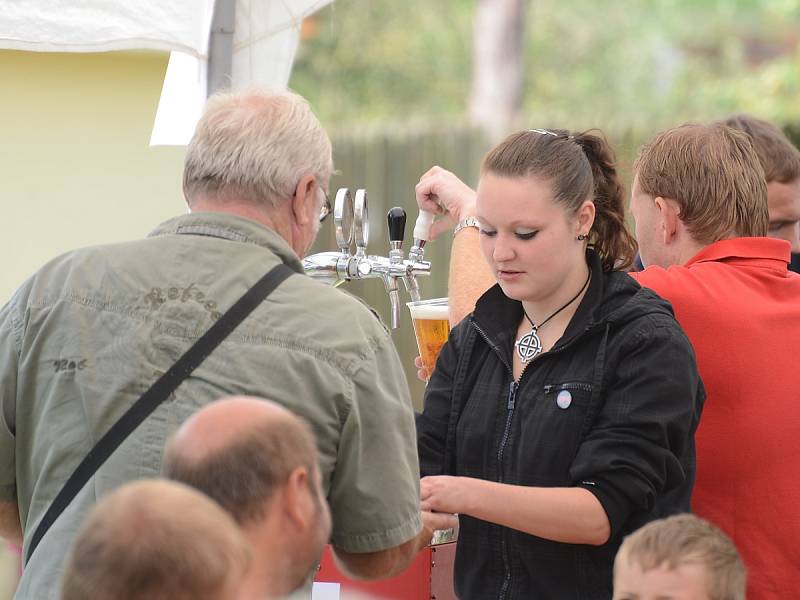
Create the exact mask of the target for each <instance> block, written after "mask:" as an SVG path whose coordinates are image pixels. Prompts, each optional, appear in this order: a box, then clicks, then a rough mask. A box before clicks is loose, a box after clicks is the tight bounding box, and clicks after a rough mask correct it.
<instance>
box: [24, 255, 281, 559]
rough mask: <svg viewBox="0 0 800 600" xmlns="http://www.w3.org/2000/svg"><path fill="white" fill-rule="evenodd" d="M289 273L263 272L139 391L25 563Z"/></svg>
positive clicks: (65, 493) (73, 480)
mask: <svg viewBox="0 0 800 600" xmlns="http://www.w3.org/2000/svg"><path fill="white" fill-rule="evenodd" d="M292 273H294V271H293V270H292V269H291V268H289V267H288V266H286V265H285V264H283V263H281V264H279V265H278V266H276V267H275V268H274V269H272V270H270V272H269V273H267V274H266V275H264V277H262V278H261V279H260V280H259V281H258V282H257V283H256V284H255V285H254V286H253V287H251V288H250V289H249V290H247V292H245V294H244V295H243V296H242V297H241V298H239V299H238V300H237V301H236V303H235V304H234V305H233V306H232V307H231V308H230V309H228V311H227V312H226V313H225V314H224V315H222V316H221V317H220V318H219V319H218V320H217V321H216V323H214V324H213V325H212V326H211V327H210V328H209V330H208V331H206V332H205V333H204V334H203V336H202V337H201V338H200V339H198V340H197V341H196V342H195V343H194V345H193V346H192V347H191V348H189V349H188V350H187V351H186V352H185V353H184V354H183V356H181V357H180V358H179V359H178V361H177V362H176V363H175V364H174V365H172V367H170V369H169V370H168V371H167V372H166V373H164V374H163V375H162V376H161V377H160V378H159V379H158V380H157V381H156V382H155V383H154V384H153V385H151V386H150V389H148V390H147V391H146V392H145V393H144V394H142V396H141V398H139V399H138V400H137V401H136V402H135V403H134V404H133V406H131V407H130V408H129V409H128V410H127V411H126V412H125V414H124V415H122V417H120V419H119V421H117V422H116V423H114V425H112V426H111V429H109V430H108V432H107V433H106V434H105V435H104V436H103V437H102V438H100V440H99V441H98V442H97V444H95V446H94V448H92V449H91V450H90V451H89V454H87V455H86V457H85V458H84V459H83V460H82V461H81V463H80V464H79V465H78V467H77V468H76V469H75V471H74V472H73V473H72V475H70V477H69V479H68V480H67V482H66V483H65V484H64V487H63V488H61V490H60V491H59V492H58V495H57V496H56V497H55V499H54V500H53V502H52V504H50V507H49V508H48V509H47V512H46V513H45V515H44V517H42V520H41V521H40V522H39V525H38V526H37V528H36V531H35V532H34V534H33V537H32V538H31V542H30V545H29V546H28V549H27V554H26V556H27V560H26V562H27V561H29V560H30V559H31V556H33V552H34V550H36V547H37V546H38V545H39V542H40V541H41V540H42V538H43V537H44V534H45V533H47V530H48V529H50V527H51V526H52V524H53V523H54V522H55V521H56V519H57V518H58V517H59V515H60V514H61V513H62V512H64V510H65V509H66V508H67V506H69V503H70V502H72V500H73V499H74V498H75V496H77V495H78V492H80V491H81V489H83V486H85V485H86V482H88V481H89V479H91V478H92V476H93V475H94V474H95V473H96V472H97V470H98V469H99V468H100V467H101V466H102V465H103V463H105V461H106V460H107V459H108V457H109V456H111V455H112V454H113V453H114V451H115V450H116V449H117V448H118V447H119V445H120V444H122V442H123V441H125V439H126V438H127V437H128V436H129V435H130V434H131V433H133V431H134V430H135V429H136V428H137V427H138V426H139V425H141V423H142V422H143V421H144V420H145V419H146V418H147V417H148V416H149V415H150V414H151V413H152V412H153V411H154V410H155V409H156V408H158V406H159V405H160V404H161V403H162V402H163V401H164V400H166V399H167V398H168V397H169V395H170V394H171V393H172V392H174V391H175V390H176V389H177V388H178V386H179V385H180V384H181V383H182V382H183V381H184V380H185V379H186V378H187V377H189V375H191V373H192V371H194V370H195V369H196V368H197V367H198V366H199V365H200V363H202V362H203V361H204V360H205V359H206V358H207V357H208V355H209V354H211V352H213V351H214V349H215V348H216V347H217V346H218V345H219V344H220V343H221V342H222V340H224V339H225V338H226V337H228V335H229V334H230V333H231V332H232V331H233V330H234V329H236V327H237V326H238V325H239V324H240V323H241V322H242V321H243V320H244V319H245V318H246V317H247V315H249V314H250V313H251V312H252V311H253V310H254V309H255V307H256V306H258V305H259V304H261V302H262V301H263V300H264V299H265V298H266V297H267V296H269V295H270V293H272V291H273V290H274V289H275V288H276V287H278V286H279V285H280V284H281V283H282V282H283V281H284V280H285V279H286V278H287V277H289V275H291V274H292Z"/></svg>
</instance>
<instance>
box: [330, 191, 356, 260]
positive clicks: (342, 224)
mask: <svg viewBox="0 0 800 600" xmlns="http://www.w3.org/2000/svg"><path fill="white" fill-rule="evenodd" d="M333 222H334V225H335V226H336V245H337V246H339V250H341V251H342V252H349V250H350V244H352V243H353V195H352V194H351V193H350V190H349V189H348V188H339V191H338V192H336V200H335V201H334V203H333Z"/></svg>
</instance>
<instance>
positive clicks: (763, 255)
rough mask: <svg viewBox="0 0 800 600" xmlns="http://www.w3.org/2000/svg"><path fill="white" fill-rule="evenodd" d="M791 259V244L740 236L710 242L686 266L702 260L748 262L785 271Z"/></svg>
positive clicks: (764, 238)
mask: <svg viewBox="0 0 800 600" xmlns="http://www.w3.org/2000/svg"><path fill="white" fill-rule="evenodd" d="M790 260H791V245H790V244H789V242H787V241H786V240H778V239H775V238H769V237H739V238H730V239H727V240H720V241H718V242H714V243H713V244H709V245H708V246H706V247H705V248H703V249H702V250H700V252H698V253H697V254H695V255H694V256H693V257H692V258H690V259H689V260H688V261H687V262H686V264H685V265H684V266H685V267H689V266H691V265H693V264H695V263H702V262H735V263H743V262H747V263H748V264H751V265H753V266H760V267H764V268H768V269H773V270H775V271H781V272H785V271H786V270H787V268H788V264H789V261H790Z"/></svg>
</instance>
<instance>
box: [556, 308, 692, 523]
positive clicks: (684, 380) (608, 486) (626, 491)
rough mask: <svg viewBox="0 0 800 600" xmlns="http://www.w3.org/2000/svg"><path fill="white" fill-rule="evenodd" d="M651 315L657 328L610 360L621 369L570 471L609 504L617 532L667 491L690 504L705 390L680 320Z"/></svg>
mask: <svg viewBox="0 0 800 600" xmlns="http://www.w3.org/2000/svg"><path fill="white" fill-rule="evenodd" d="M647 319H648V321H649V322H650V325H651V326H650V327H646V328H643V329H641V330H639V331H638V333H637V334H636V335H634V336H631V338H632V339H629V340H627V343H624V344H623V347H622V348H621V349H620V352H619V354H618V356H620V359H619V361H618V363H617V364H616V365H612V364H609V365H607V367H606V368H607V369H610V370H611V371H610V372H611V373H613V375H612V376H611V380H610V381H609V382H607V384H606V386H607V387H606V390H607V391H606V393H605V397H604V402H603V403H602V406H601V408H600V410H599V413H598V415H597V416H596V418H595V419H594V422H593V424H592V427H591V429H590V430H589V431H588V433H587V434H586V437H585V438H584V440H583V442H582V443H581V445H580V447H579V449H578V452H577V455H576V457H575V460H574V461H573V463H572V468H571V470H570V474H571V477H572V479H573V481H574V485H577V486H579V487H583V488H585V489H587V490H588V491H590V492H591V493H593V494H594V495H595V496H596V497H597V499H598V500H599V501H600V503H601V504H602V505H603V508H604V509H605V512H606V514H607V516H608V520H609V523H610V525H611V536H612V537H613V536H615V535H616V534H618V533H619V532H620V531H621V530H623V529H624V528H625V524H626V521H627V520H628V518H629V517H630V516H631V515H632V514H634V513H637V512H642V513H647V512H649V511H650V510H652V509H653V507H654V505H655V503H656V500H657V498H659V497H662V496H664V495H666V494H670V499H671V500H673V499H674V501H675V502H676V504H678V503H680V504H685V506H675V507H673V509H672V512H683V511H687V510H688V509H689V504H688V502H689V494H690V490H691V478H692V477H693V469H694V431H695V429H696V427H697V423H698V420H699V417H700V411H701V410H702V402H703V400H704V391H703V387H702V383H701V382H700V378H699V375H698V372H697V365H696V362H695V357H694V351H693V350H692V347H691V345H690V344H689V341H688V339H686V336H685V335H684V334H683V332H682V331H681V329H680V328H679V326H678V324H677V323H676V322H675V321H672V320H671V319H668V318H667V317H663V318H658V317H647ZM687 480H689V481H688V483H687ZM676 490H682V493H677V494H675V491H676Z"/></svg>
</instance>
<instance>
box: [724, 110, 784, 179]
mask: <svg viewBox="0 0 800 600" xmlns="http://www.w3.org/2000/svg"><path fill="white" fill-rule="evenodd" d="M722 122H723V123H725V125H727V126H728V127H733V128H734V129H737V130H739V131H743V132H745V133H746V134H747V135H748V136H749V137H750V141H751V142H752V143H753V148H754V149H755V151H756V154H757V155H758V160H759V161H760V162H761V167H762V168H763V169H764V175H765V176H766V179H767V183H771V182H773V181H776V182H778V183H789V182H790V181H794V180H795V179H797V178H798V177H800V150H798V149H797V148H796V147H795V146H794V144H792V142H791V141H790V140H789V138H787V137H786V135H785V134H784V133H783V132H782V131H781V130H780V129H778V128H777V127H775V125H773V124H772V123H769V122H767V121H763V120H761V119H756V118H755V117H752V116H750V115H745V114H738V115H732V116H730V117H728V118H727V119H725V120H724V121H722Z"/></svg>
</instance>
